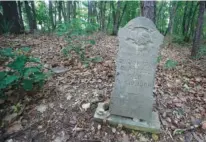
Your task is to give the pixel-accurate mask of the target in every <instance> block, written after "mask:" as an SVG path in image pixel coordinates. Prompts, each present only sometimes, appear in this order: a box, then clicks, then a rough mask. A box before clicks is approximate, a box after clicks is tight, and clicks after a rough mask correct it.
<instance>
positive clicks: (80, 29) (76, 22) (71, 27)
mask: <svg viewBox="0 0 206 142" xmlns="http://www.w3.org/2000/svg"><path fill="white" fill-rule="evenodd" d="M97 29H98V25H97V24H91V23H88V22H87V21H85V20H82V19H77V18H76V19H72V20H71V21H70V22H64V23H59V24H58V25H57V28H56V33H57V35H59V36H61V35H67V36H76V35H85V34H90V33H93V32H94V31H97Z"/></svg>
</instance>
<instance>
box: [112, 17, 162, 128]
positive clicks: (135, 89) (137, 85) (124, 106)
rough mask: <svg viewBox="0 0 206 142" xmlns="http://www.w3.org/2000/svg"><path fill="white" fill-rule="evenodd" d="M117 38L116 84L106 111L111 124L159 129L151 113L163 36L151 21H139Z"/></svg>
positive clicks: (155, 115) (135, 21) (155, 116)
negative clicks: (112, 122)
mask: <svg viewBox="0 0 206 142" xmlns="http://www.w3.org/2000/svg"><path fill="white" fill-rule="evenodd" d="M118 38H119V50H118V55H117V59H116V76H115V84H114V89H113V92H112V96H111V102H110V107H109V113H110V114H111V116H113V117H111V120H112V121H118V123H126V125H127V124H129V125H130V124H132V125H133V124H134V125H140V126H141V128H142V127H145V128H150V127H151V128H154V129H155V130H157V129H160V124H159V119H158V114H157V113H155V112H153V111H152V110H153V104H154V98H153V88H154V80H155V71H156V66H157V57H158V51H159V48H160V46H161V44H162V43H163V36H162V35H161V34H160V33H159V31H158V30H157V29H156V26H155V24H154V23H153V22H152V21H151V20H149V19H147V18H145V17H138V18H135V19H133V20H131V21H130V22H129V23H128V24H127V25H126V26H125V27H123V28H121V29H120V30H119V32H118ZM126 118H127V119H126ZM128 119H131V121H132V122H130V120H128ZM135 122H144V123H146V125H145V124H143V125H142V124H139V123H135ZM156 128H157V129H156ZM144 130H145V129H144ZM148 131H149V130H148Z"/></svg>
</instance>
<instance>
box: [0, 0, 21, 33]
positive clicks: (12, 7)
mask: <svg viewBox="0 0 206 142" xmlns="http://www.w3.org/2000/svg"><path fill="white" fill-rule="evenodd" d="M1 4H2V8H3V18H4V20H5V22H6V24H7V26H9V32H10V33H16V34H19V33H20V30H21V26H20V23H19V21H20V20H19V15H18V11H17V4H16V1H2V2H1Z"/></svg>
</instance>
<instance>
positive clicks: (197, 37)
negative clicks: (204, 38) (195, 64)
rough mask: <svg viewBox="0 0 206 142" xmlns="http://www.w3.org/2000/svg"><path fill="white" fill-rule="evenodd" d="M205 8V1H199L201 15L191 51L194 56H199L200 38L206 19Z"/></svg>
mask: <svg viewBox="0 0 206 142" xmlns="http://www.w3.org/2000/svg"><path fill="white" fill-rule="evenodd" d="M204 9H205V2H204V1H199V15H198V20H197V26H196V30H195V36H194V39H193V45H192V51H191V56H193V57H195V56H197V53H198V50H199V47H200V40H201V35H202V29H203V21H204Z"/></svg>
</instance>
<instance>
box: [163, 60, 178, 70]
mask: <svg viewBox="0 0 206 142" xmlns="http://www.w3.org/2000/svg"><path fill="white" fill-rule="evenodd" d="M177 64H178V62H177V61H174V60H170V59H169V60H167V61H166V63H165V68H167V69H173V68H175V67H176V66H177Z"/></svg>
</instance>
